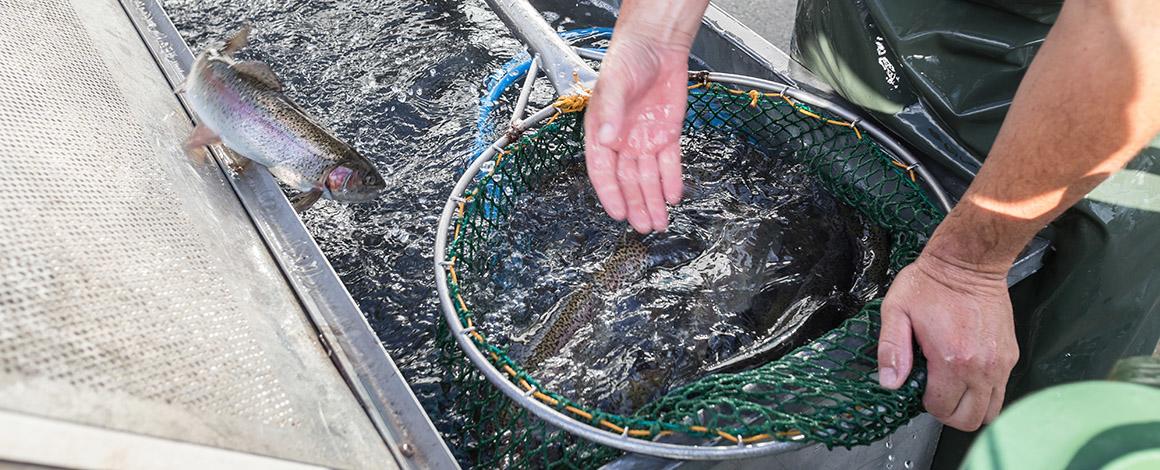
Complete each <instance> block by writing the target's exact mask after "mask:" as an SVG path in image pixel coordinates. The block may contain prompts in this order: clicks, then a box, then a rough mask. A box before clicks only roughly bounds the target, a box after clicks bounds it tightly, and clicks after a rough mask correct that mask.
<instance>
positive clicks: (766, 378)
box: [435, 72, 948, 467]
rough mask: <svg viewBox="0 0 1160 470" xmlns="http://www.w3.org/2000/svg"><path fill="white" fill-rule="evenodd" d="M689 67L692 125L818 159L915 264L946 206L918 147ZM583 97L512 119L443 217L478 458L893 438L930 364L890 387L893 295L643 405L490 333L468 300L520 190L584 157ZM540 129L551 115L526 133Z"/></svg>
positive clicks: (440, 274) (446, 358) (464, 391)
mask: <svg viewBox="0 0 1160 470" xmlns="http://www.w3.org/2000/svg"><path fill="white" fill-rule="evenodd" d="M690 80H691V81H690V83H691V84H690V87H689V88H690V92H689V105H688V111H687V114H686V120H685V132H686V133H687V134H688V133H697V132H725V133H728V134H730V135H733V136H735V137H736V138H738V139H742V140H743V141H745V142H747V143H748V144H749V145H753V146H755V147H756V148H758V149H759V150H763V151H765V153H766V154H767V155H768V154H769V153H772V152H769V151H770V150H773V149H781V150H788V151H784V152H782V153H783V154H785V155H788V156H787V157H785V158H790V159H792V160H793V161H795V162H797V163H800V164H803V165H805V166H806V167H807V168H808V169H809V170H810V173H811V174H812V175H813V177H815V178H816V179H817V181H818V182H819V183H820V185H821V186H822V187H823V188H824V189H825V190H827V191H828V192H829V193H830V194H832V195H833V196H834V197H835V198H836V199H838V200H839V201H841V202H842V203H844V204H846V205H849V206H850V207H852V208H854V209H856V210H858V211H860V212H861V213H862V214H863V215H864V216H865V217H866V218H867V219H868V220H870V221H871V222H873V223H875V224H877V225H879V226H881V227H882V228H883V229H885V230H886V231H888V232H889V233H890V234H891V237H892V242H891V252H890V261H891V263H890V264H891V270H892V272H897V270H898V269H901V268H902V267H903V266H905V265H906V264H908V263H910V262H911V261H913V259H914V258H915V257H916V256H917V255H918V253H919V252H920V251H921V248H922V246H923V244H924V243H925V241H926V239H927V238H928V237H929V236H930V234H931V233H932V232H933V230H934V228H935V226H936V225H937V224H938V223H939V221H941V219H942V216H943V214H944V213H945V208H946V207H947V206H948V204H947V201H946V197H945V195H944V194H943V193H942V191H941V189H939V188H938V186H937V185H936V184H934V182H933V181H932V180H930V178H929V176H928V175H927V174H926V173H925V172H924V171H923V170H922V169H921V168H920V167H918V166H917V164H916V163H915V162H914V160H913V157H911V156H910V155H909V154H908V153H906V152H905V151H904V150H902V149H900V148H899V147H898V146H897V144H894V143H893V141H890V140H889V139H883V138H881V137H880V136H882V135H883V134H882V133H881V131H879V130H877V128H874V127H873V126H870V125H867V124H865V123H861V124H860V122H859V121H858V120H857V118H853V119H851V117H853V116H852V115H851V114H850V113H849V112H846V111H845V110H844V109H841V108H840V107H836V106H827V105H828V104H829V103H827V102H826V101H825V100H824V99H820V98H817V97H814V96H813V95H810V94H809V93H807V92H804V91H801V90H797V89H793V88H791V87H789V86H787V85H782V84H777V83H773V82H767V81H762V80H757V79H750V78H747V77H737V76H732V75H727V74H712V73H706V72H700V73H694V74H690ZM584 104H585V98H584V97H576V96H571V97H564V98H561V99H560V100H558V101H557V102H556V103H555V104H554V105H553V106H549V107H547V108H544V109H543V110H541V111H540V112H538V113H536V114H534V115H533V116H531V117H529V118H528V119H526V120H524V121H522V123H520V124H517V125H515V126H513V130H512V131H511V132H509V133H508V134H506V135H505V136H503V137H501V138H500V139H499V140H498V141H497V142H496V143H494V144H493V145H492V146H491V147H490V148H489V149H488V150H487V151H486V152H484V154H483V155H482V156H480V157H479V158H478V159H477V160H476V161H475V162H474V163H473V164H472V165H471V166H470V167H469V168H468V170H467V172H466V173H465V174H464V175H463V177H462V178H460V180H459V182H458V184H457V186H456V188H455V190H454V192H453V194H452V196H451V197H450V198H449V200H448V203H447V205H446V206H445V209H444V212H443V216H442V218H441V220H440V227H439V233H438V235H437V239H436V251H435V252H436V258H437V261H436V281H437V287H438V289H439V294H440V301H441V305H442V308H443V311H444V314H445V319H446V320H447V321H446V322H445V323H443V324H441V325H440V326H441V328H440V332H439V338H440V357H441V361H440V362H441V365H442V366H443V368H444V370H445V371H446V374H447V377H446V379H447V380H446V381H445V383H444V385H445V386H446V387H447V388H448V390H447V391H448V396H449V397H451V400H452V402H453V403H454V406H453V408H455V409H454V410H452V415H453V418H454V420H455V421H456V423H455V426H456V431H458V432H456V433H455V434H456V435H455V436H453V437H452V439H451V440H452V442H453V443H455V444H458V445H457V447H459V451H460V452H464V453H466V454H467V455H466V459H467V460H469V461H471V462H473V463H475V464H478V465H481V466H488V467H490V466H509V467H527V466H536V467H560V466H563V467H590V466H592V465H597V464H599V463H602V462H605V461H607V460H609V459H611V458H614V457H615V456H616V455H619V452H618V450H620V451H629V452H636V453H644V454H649V455H654V456H661V457H668V458H677V459H726V458H741V457H753V456H758V455H767V454H771V453H776V452H781V451H785V450H788V449H792V448H797V447H800V446H801V445H803V444H804V443H810V442H814V443H821V444H824V445H826V446H827V447H833V446H845V447H850V446H855V445H861V444H867V443H870V442H873V441H875V440H878V439H881V438H882V437H885V436H886V435H888V434H889V433H890V432H892V431H893V430H894V429H896V428H897V427H898V426H901V425H903V424H905V423H906V422H907V421H909V419H910V418H912V417H914V416H915V415H917V414H918V413H919V412H920V411H921V396H922V392H923V388H924V384H925V368H924V367H923V364H921V363H919V364H916V367H915V368H914V372H913V373H912V374H911V376H910V378H909V380H907V382H906V384H905V385H904V386H903V387H902V388H901V389H899V390H896V391H891V390H885V389H882V388H880V387H879V386H878V383H877V378H876V371H877V360H876V344H877V335H878V327H879V317H878V309H879V307H880V305H881V299H878V300H874V301H871V302H869V303H868V304H866V305H865V306H864V307H863V308H862V309H861V311H860V312H858V313H857V314H855V315H853V316H852V317H851V318H849V319H848V320H846V321H845V322H844V323H842V324H841V325H840V326H839V327H838V328H835V329H834V330H832V331H830V332H828V333H825V334H823V335H822V336H821V337H819V338H816V339H814V340H813V341H812V342H811V343H809V344H807V345H805V346H802V347H800V348H797V349H796V350H794V351H792V352H790V353H788V354H786V355H785V356H783V357H781V358H779V359H777V360H774V361H771V362H769V363H766V364H764V365H761V366H758V367H756V368H753V369H750V370H746V371H743V372H736V373H718V374H712V375H707V376H704V377H701V378H699V379H697V380H694V381H693V382H691V383H687V384H684V385H681V386H679V387H675V388H674V389H672V390H670V391H669V392H668V393H667V394H665V395H664V396H663V397H661V398H660V399H658V400H656V401H654V402H652V403H650V404H648V405H646V406H644V407H643V408H641V409H639V410H637V411H636V412H635V413H633V414H632V415H619V414H613V413H606V412H603V411H601V410H599V409H594V408H592V407H589V406H586V405H585V403H584V400H583V399H582V398H577V397H569V396H566V395H564V394H560V393H557V392H555V391H553V390H548V389H546V388H544V387H543V386H542V385H541V383H540V381H538V380H537V379H536V377H535V376H534V374H531V373H529V372H528V371H527V370H525V369H524V368H523V367H521V365H520V364H519V363H518V362H517V361H516V360H514V359H513V358H511V357H509V356H508V354H507V348H506V345H501V344H495V343H493V342H491V341H489V338H488V333H487V325H488V323H487V322H488V320H489V319H488V315H487V312H486V311H480V310H476V309H473V308H471V303H470V301H469V299H470V298H471V294H472V292H473V289H481V288H485V287H486V283H485V282H483V281H486V279H487V276H488V274H489V269H490V267H491V266H493V265H494V261H495V257H497V256H503V255H504V254H503V253H496V252H495V250H494V249H493V248H494V246H493V245H492V241H493V239H494V237H495V236H496V234H499V233H501V232H502V231H504V230H506V229H507V221H508V220H509V219H510V218H511V217H512V216H513V215H515V214H517V213H518V206H517V203H518V200H519V198H520V197H521V196H523V195H525V194H529V193H532V192H534V191H535V190H536V189H537V188H538V187H539V186H540V185H542V184H544V183H545V182H546V181H547V180H548V179H550V178H553V177H557V176H558V172H556V171H554V170H556V169H558V168H560V167H561V165H562V164H563V163H566V162H569V161H575V159H577V158H580V155H582V152H583V135H582V132H583V129H582V127H583V126H582V122H583V120H582V118H581V116H582V111H583V107H584ZM533 126H539V127H538V128H536V129H535V130H534V131H531V132H525V131H526V130H527V129H529V128H531V127H533ZM770 158H773V157H770ZM920 183H921V184H920ZM923 185H925V186H926V190H924V188H923V187H922V186H923ZM927 191H931V192H932V194H933V195H934V196H935V199H934V200H933V201H932V199H931V197H929V196H928V195H927ZM934 201H938V202H937V203H936V202H934ZM917 357H921V356H916V358H917ZM681 442H693V444H682V443H681Z"/></svg>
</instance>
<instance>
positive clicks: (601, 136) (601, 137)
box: [596, 122, 616, 147]
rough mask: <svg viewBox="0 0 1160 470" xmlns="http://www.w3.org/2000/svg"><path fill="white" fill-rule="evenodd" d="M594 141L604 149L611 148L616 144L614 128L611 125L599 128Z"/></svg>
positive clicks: (607, 124)
mask: <svg viewBox="0 0 1160 470" xmlns="http://www.w3.org/2000/svg"><path fill="white" fill-rule="evenodd" d="M596 140H597V141H598V142H600V145H603V146H605V147H610V146H612V144H615V143H616V128H615V127H613V126H612V124H611V123H607V122H606V123H604V124H603V125H601V126H600V130H598V131H596Z"/></svg>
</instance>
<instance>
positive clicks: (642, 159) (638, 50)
mask: <svg viewBox="0 0 1160 470" xmlns="http://www.w3.org/2000/svg"><path fill="white" fill-rule="evenodd" d="M688 52H689V51H688V48H687V47H680V46H672V47H670V46H666V45H664V44H661V43H658V42H656V41H650V40H648V39H647V38H638V37H633V36H628V35H625V36H621V37H617V38H616V39H614V42H613V44H612V47H611V48H610V49H609V52H608V55H607V56H606V57H605V58H604V62H603V64H602V66H601V68H600V79H599V81H598V82H597V83H596V89H595V91H594V92H593V93H592V98H591V99H590V100H589V104H588V112H587V114H586V116H585V118H584V128H585V136H584V144H585V149H586V158H585V160H586V163H587V166H588V176H589V178H591V180H592V186H593V187H594V188H595V189H596V195H597V197H599V198H600V204H601V205H603V206H604V210H605V211H606V212H608V215H609V216H611V217H612V218H614V219H617V220H626V219H627V220H628V222H629V224H631V225H632V227H633V228H634V229H636V231H638V232H641V233H648V232H651V231H654V230H655V231H664V230H665V229H667V228H668V207H667V206H666V205H665V204H666V203H668V204H676V203H677V202H679V201H680V200H681V191H682V189H681V145H680V144H681V140H680V139H681V125H682V123H683V121H684V118H685V104H686V99H687V97H688V87H687V84H688Z"/></svg>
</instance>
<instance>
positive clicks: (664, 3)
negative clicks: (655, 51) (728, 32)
mask: <svg viewBox="0 0 1160 470" xmlns="http://www.w3.org/2000/svg"><path fill="white" fill-rule="evenodd" d="M708 5H709V0H672V1H668V0H624V2H623V3H622V4H621V6H620V15H619V18H618V19H617V20H616V36H618V37H619V36H622V35H623V37H631V38H635V39H646V40H649V41H654V42H656V43H658V44H661V45H665V46H671V47H682V48H684V49H688V48H689V47H691V46H692V44H693V39H694V38H695V37H696V36H697V30H698V29H700V27H701V17H702V16H703V15H704V14H705V8H706V7H707V6H708Z"/></svg>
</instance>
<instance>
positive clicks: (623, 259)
mask: <svg viewBox="0 0 1160 470" xmlns="http://www.w3.org/2000/svg"><path fill="white" fill-rule="evenodd" d="M648 265H649V255H648V249H647V248H645V246H644V244H643V243H641V241H640V239H639V237H637V236H635V235H627V236H625V237H624V238H622V239H621V241H620V242H619V243H618V244H617V246H616V248H615V249H614V250H613V252H612V255H610V256H609V257H608V258H607V259H605V260H604V261H603V262H601V264H600V266H599V267H597V269H596V272H595V273H593V275H592V278H591V279H590V280H589V281H588V282H585V283H583V284H581V285H580V286H579V287H577V288H576V289H575V290H573V291H572V292H569V293H568V294H567V295H565V296H564V297H563V298H561V299H560V300H559V301H558V302H556V304H555V305H554V306H552V308H551V309H549V310H548V314H547V315H546V320H545V321H543V322H540V325H541V327H540V328H539V329H538V330H536V331H533V332H532V334H531V335H530V336H531V339H530V340H527V341H521V342H522V343H523V344H522V346H520V347H517V348H515V349H513V353H514V354H515V357H516V359H517V360H519V361H520V362H521V363H522V364H523V366H524V367H529V368H530V367H534V366H536V365H537V364H539V363H540V362H541V361H543V360H544V359H547V358H549V357H552V356H554V355H556V354H557V353H559V352H560V348H563V347H564V345H565V344H566V343H567V342H568V340H569V339H571V338H572V336H573V335H574V334H576V331H577V330H579V329H580V328H581V327H583V326H584V325H587V324H589V323H591V322H592V320H593V318H594V317H595V316H596V314H598V313H599V312H600V311H601V310H602V309H603V307H604V295H605V294H607V293H610V292H615V291H618V290H620V289H622V288H624V287H626V286H628V285H629V284H630V283H632V282H635V281H636V280H637V279H639V278H640V277H641V276H642V275H643V274H644V271H645V269H647V268H648ZM517 341H518V339H517Z"/></svg>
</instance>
